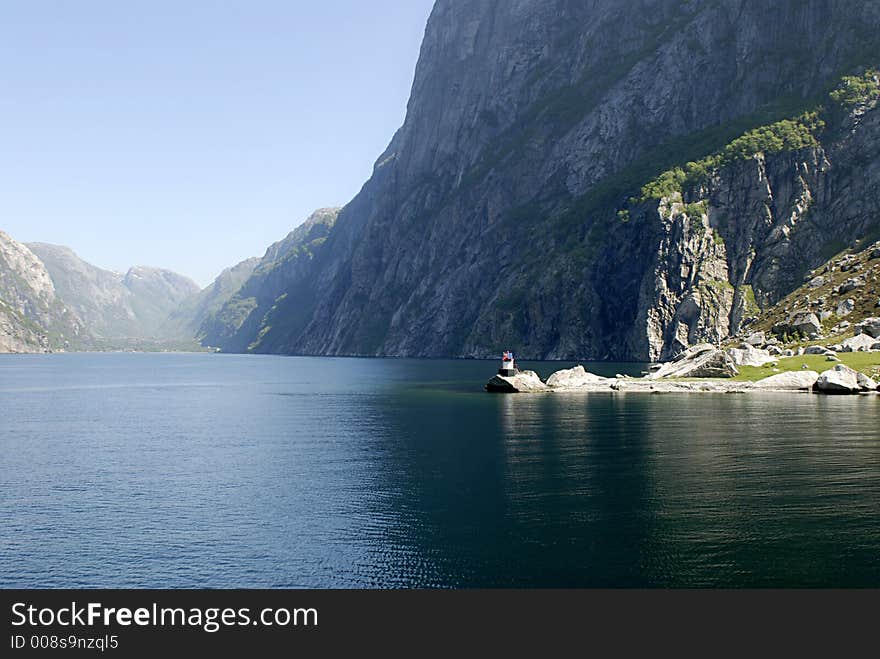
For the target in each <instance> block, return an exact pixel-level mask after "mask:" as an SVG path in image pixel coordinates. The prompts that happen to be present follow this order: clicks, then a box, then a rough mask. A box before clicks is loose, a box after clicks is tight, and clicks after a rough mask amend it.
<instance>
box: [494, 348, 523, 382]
mask: <svg viewBox="0 0 880 659" xmlns="http://www.w3.org/2000/svg"><path fill="white" fill-rule="evenodd" d="M517 370H518V369H517V368H516V359H514V357H513V352H512V351H510V350H505V351H504V354H503V355H502V356H501V368H499V369H498V375H504V376H506V377H513V376H514V375H516V374H517Z"/></svg>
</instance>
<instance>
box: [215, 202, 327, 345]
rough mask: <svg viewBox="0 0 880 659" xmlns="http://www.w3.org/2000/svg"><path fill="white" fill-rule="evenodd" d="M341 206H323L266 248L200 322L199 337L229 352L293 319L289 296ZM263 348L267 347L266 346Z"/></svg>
mask: <svg viewBox="0 0 880 659" xmlns="http://www.w3.org/2000/svg"><path fill="white" fill-rule="evenodd" d="M339 212H340V209H338V208H322V209H319V210H317V211H315V212H314V213H312V215H311V216H309V218H308V219H307V220H306V221H305V222H303V223H302V224H301V225H300V226H299V227H297V228H296V229H295V230H294V231H292V232H291V233H290V234H288V236H287V237H286V238H285V239H284V240H281V241H279V242H277V243H275V244H274V245H272V246H271V247H269V249H268V250H266V254H265V255H264V256H263V258H262V259H260V261H259V263H257V264H256V266H255V267H254V269H253V272H252V273H251V275H250V276H249V277H248V278H247V279H246V280H245V282H244V283H243V284H242V285H241V286H240V288H239V289H238V290H237V292H236V293H235V294H234V295H232V296H231V297H230V298H229V299H228V300H227V301H226V303H225V304H224V305H223V306H222V307H221V308H220V309H219V310H217V311H216V313H213V314H210V315H209V316H208V317H207V318H205V320H204V321H203V323H202V326H201V328H200V332H199V338H200V339H201V340H202V343H203V344H204V345H209V346H213V347H218V348H221V349H223V350H225V351H227V352H244V351H246V350H248V349H252V346H253V348H256V347H257V346H259V345H260V342H261V339H262V337H264V336H266V335H267V334H270V333H271V335H272V336H273V337H274V336H275V335H276V333H275V332H274V331H273V324H274V323H275V321H276V319H277V318H279V319H280V321H281V323H282V327H286V323H287V322H289V314H288V311H287V310H288V309H289V308H290V307H291V306H292V305H294V306H295V305H296V304H298V298H297V297H296V296H294V297H288V294H287V291H288V290H291V289H294V290H296V286H297V284H298V283H299V282H301V281H303V280H304V278H305V277H306V276H307V275H308V273H309V272H311V268H312V265H313V262H314V259H315V257H316V255H317V254H318V253H320V251H321V250H322V249H323V246H324V243H325V241H326V240H327V236H328V235H329V234H330V231H331V230H332V228H333V226H334V224H335V222H336V218H337V217H338V216H339ZM264 350H265V348H264Z"/></svg>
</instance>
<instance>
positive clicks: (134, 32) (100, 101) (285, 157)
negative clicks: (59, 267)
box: [0, 0, 433, 285]
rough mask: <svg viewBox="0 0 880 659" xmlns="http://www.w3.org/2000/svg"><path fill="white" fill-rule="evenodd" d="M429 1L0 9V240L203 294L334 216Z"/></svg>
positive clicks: (376, 130)
mask: <svg viewBox="0 0 880 659" xmlns="http://www.w3.org/2000/svg"><path fill="white" fill-rule="evenodd" d="M432 5H433V0H370V2H363V1H362V0H320V1H319V2H315V1H306V0H213V1H212V0H67V1H63V0H55V1H49V0H2V2H0V229H2V230H5V231H6V232H7V233H9V234H11V235H12V236H13V237H14V238H16V239H17V240H21V241H42V242H52V243H57V244H64V245H68V246H69V247H72V248H73V249H74V250H75V251H76V252H77V253H79V255H80V256H82V257H83V258H85V259H86V260H88V261H91V262H92V263H94V264H95V265H98V266H100V267H104V268H108V269H113V270H124V269H126V268H127V267H128V266H130V265H135V264H138V265H154V266H160V267H166V268H171V269H173V270H176V271H178V272H181V273H182V274H186V275H189V276H190V277H193V278H194V279H195V280H196V281H197V282H198V283H199V284H202V285H204V284H207V283H208V282H209V281H210V280H211V279H212V278H213V277H214V276H215V275H216V274H218V273H219V272H220V270H222V269H223V268H225V267H227V266H229V265H232V264H234V263H236V262H238V261H240V260H242V259H244V258H247V257H249V256H261V255H262V254H263V252H264V251H265V249H266V247H267V246H268V245H269V244H270V243H272V242H274V241H275V240H278V239H280V238H282V237H284V236H285V235H286V234H287V232H289V231H290V230H291V229H293V228H294V227H295V226H296V225H297V224H299V223H300V222H301V221H302V220H304V219H305V217H306V216H307V215H308V214H309V213H310V212H311V211H312V210H313V209H315V208H318V207H322V206H331V205H342V204H345V203H347V202H348V201H349V200H350V199H351V198H352V197H353V196H354V195H355V194H356V193H357V191H358V190H359V189H360V187H361V185H363V183H364V182H365V181H366V180H367V178H369V175H370V173H371V171H372V166H373V163H374V161H375V160H376V158H377V157H378V156H379V155H380V154H381V152H382V151H383V150H384V148H385V147H386V146H387V144H388V142H389V141H390V139H391V137H392V135H393V134H394V131H395V130H396V129H397V128H398V127H399V126H400V124H401V123H402V122H403V118H404V115H405V110H406V101H407V98H408V96H409V89H410V86H411V84H412V78H413V72H414V71H415V64H416V60H417V58H418V51H419V45H420V44H421V40H422V36H423V34H424V29H425V24H426V22H427V18H428V15H429V13H430V10H431V6H432Z"/></svg>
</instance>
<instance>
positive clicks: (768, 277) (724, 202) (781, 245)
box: [627, 71, 880, 359]
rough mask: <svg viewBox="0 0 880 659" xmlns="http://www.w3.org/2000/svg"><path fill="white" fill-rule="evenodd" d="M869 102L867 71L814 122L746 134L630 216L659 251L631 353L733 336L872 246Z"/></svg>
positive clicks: (876, 130) (877, 177)
mask: <svg viewBox="0 0 880 659" xmlns="http://www.w3.org/2000/svg"><path fill="white" fill-rule="evenodd" d="M849 86H855V87H857V88H858V90H859V92H858V94H856V95H852V96H849V97H847V96H846V92H847V89H848V88H849ZM878 102H880V75H878V74H877V72H876V71H871V72H869V73H867V74H864V75H862V76H859V77H852V78H847V79H846V80H845V81H844V82H843V83H842V84H841V86H840V88H839V89H838V90H836V91H835V92H833V93H832V94H831V95H830V96H829V97H827V98H826V99H824V104H823V105H822V106H821V107H822V111H821V112H820V113H818V114H817V115H816V116H815V118H807V119H806V120H801V121H800V122H798V121H794V122H783V123H778V124H774V125H772V126H770V127H767V128H765V129H762V131H756V132H753V133H752V134H751V135H750V136H747V138H744V139H741V140H739V141H738V142H736V143H735V145H736V144H739V145H741V146H744V147H745V146H749V148H748V149H747V150H745V151H741V152H740V153H738V154H737V155H736V156H732V155H731V156H729V157H728V159H727V161H726V162H724V160H725V159H724V158H722V157H720V156H715V158H714V159H713V158H710V159H708V160H707V161H706V162H707V163H709V164H710V165H711V164H712V163H713V160H714V162H715V163H718V162H719V160H720V161H721V164H715V165H714V166H711V167H710V168H709V169H708V170H707V171H706V172H705V173H700V174H699V175H698V176H697V178H698V179H699V180H698V181H692V182H691V183H690V184H688V183H687V182H684V183H683V184H682V186H681V189H679V190H672V191H671V192H670V191H668V190H666V191H660V193H659V194H660V199H659V201H655V200H651V201H650V202H649V203H648V204H647V205H646V206H642V207H636V208H634V209H633V210H632V215H631V216H630V218H629V219H631V220H632V221H633V222H635V223H636V224H642V225H643V226H644V227H645V229H646V232H648V233H649V234H650V235H652V238H651V239H650V240H649V241H648V242H649V244H652V245H656V251H655V253H654V257H653V259H652V260H651V267H650V270H649V273H648V275H647V276H646V277H645V278H644V279H643V283H642V288H641V291H640V297H639V314H638V316H637V320H636V323H635V326H634V327H633V330H632V331H631V332H630V335H629V342H630V343H629V344H630V349H631V350H632V352H633V353H634V354H637V355H647V356H649V357H651V358H652V359H657V358H668V357H670V356H671V355H674V354H677V353H679V352H681V351H682V350H684V349H685V348H686V347H687V346H688V345H693V344H694V343H697V342H699V341H701V340H710V341H712V342H716V343H717V342H719V341H721V340H723V339H725V338H726V337H728V336H731V335H734V334H736V333H737V332H739V331H740V330H741V329H742V327H743V325H744V324H748V323H750V322H752V321H756V320H758V319H759V318H760V317H761V316H762V310H768V311H769V310H770V309H771V308H772V307H773V306H774V305H776V304H777V303H778V302H779V301H780V300H782V299H783V298H784V297H786V296H787V295H788V294H789V293H791V292H792V291H794V290H796V289H798V287H800V286H801V285H802V284H803V283H804V278H805V276H807V277H808V278H812V276H813V274H812V273H811V271H812V269H814V268H818V267H819V266H821V265H823V264H824V263H825V262H826V261H828V260H829V259H830V258H831V257H832V256H834V255H835V254H836V253H837V252H839V251H841V250H842V249H844V248H848V247H858V246H860V245H864V244H867V243H869V242H870V241H872V240H876V239H877V238H878V237H880V192H878V182H880V110H878ZM817 122H818V123H817ZM749 139H751V140H752V143H751V144H750V145H749V144H747V142H748V141H749ZM786 139H788V140H791V143H790V144H785V141H786ZM775 140H778V141H775ZM696 169H700V167H696ZM682 171H683V170H679V172H682ZM691 178H693V176H692V177H691ZM674 187H675V186H674ZM627 212H630V211H627ZM829 281H830V280H829ZM815 283H816V284H817V285H816V286H815V288H817V289H818V288H820V286H821V285H824V282H819V281H817V282H815ZM867 283H868V282H861V285H860V287H861V288H865V290H869V288H868V287H867V286H866V284H867ZM857 284H858V282H857ZM829 299H830V298H829ZM803 309H804V310H806V311H810V308H809V306H806V307H803ZM791 311H794V309H792V310H791ZM865 313H867V311H865ZM835 315H836V313H835Z"/></svg>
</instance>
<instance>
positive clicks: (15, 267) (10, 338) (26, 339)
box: [0, 231, 84, 352]
mask: <svg viewBox="0 0 880 659" xmlns="http://www.w3.org/2000/svg"><path fill="white" fill-rule="evenodd" d="M83 333H84V328H83V323H82V321H81V320H80V318H79V317H78V316H77V315H76V313H75V312H73V311H72V310H71V309H70V308H68V307H67V306H66V305H65V304H64V303H63V302H62V300H61V299H60V298H59V296H58V294H57V291H56V289H55V285H54V284H53V282H52V278H51V277H50V276H49V272H48V271H47V270H46V267H45V266H44V264H43V262H42V261H40V259H39V258H38V257H37V256H36V255H35V254H34V253H33V252H32V251H31V250H30V249H29V248H28V247H27V246H26V245H24V244H22V243H19V242H17V241H15V240H14V239H13V238H12V237H11V236H9V235H7V234H6V233H3V232H2V231H0V352H47V351H50V350H65V349H68V348H69V347H70V346H71V343H74V344H75V343H77V342H78V340H79V339H80V337H81V336H82V334H83Z"/></svg>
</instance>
